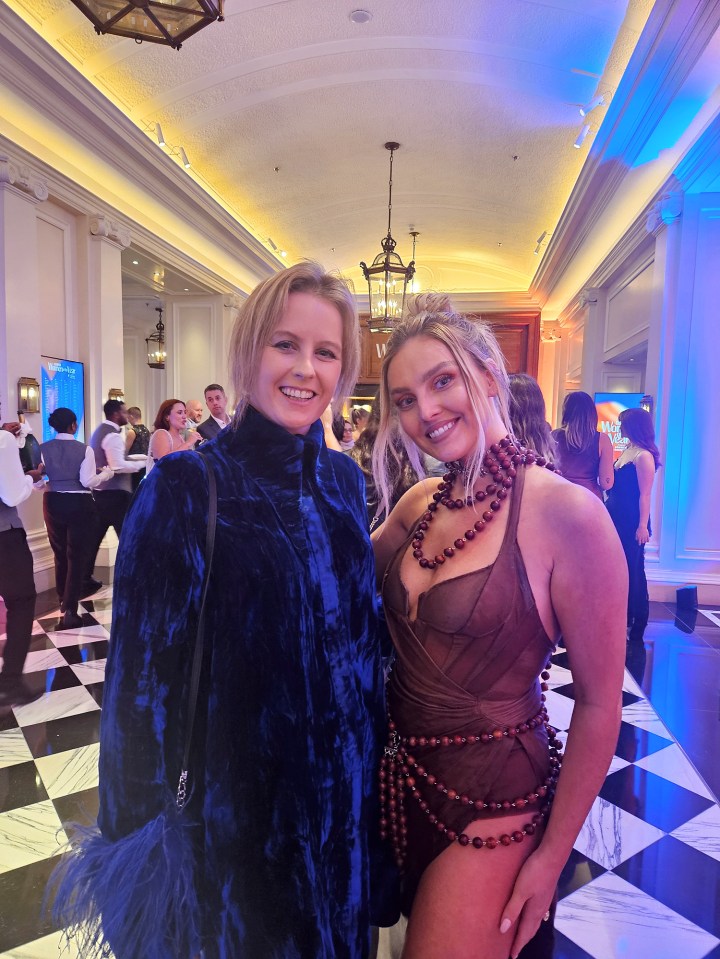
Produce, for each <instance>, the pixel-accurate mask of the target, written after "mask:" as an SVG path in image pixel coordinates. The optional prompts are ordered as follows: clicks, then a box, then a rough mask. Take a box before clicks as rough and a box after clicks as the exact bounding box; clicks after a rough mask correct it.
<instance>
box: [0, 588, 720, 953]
mask: <svg viewBox="0 0 720 959" xmlns="http://www.w3.org/2000/svg"><path fill="white" fill-rule="evenodd" d="M82 605H83V609H84V614H83V626H82V628H78V629H77V630H76V631H67V632H54V626H55V624H56V623H57V621H58V618H59V614H58V612H57V610H55V609H52V608H50V609H48V612H47V614H45V615H43V614H40V615H39V616H38V619H37V621H36V623H35V626H34V630H33V633H34V635H33V642H32V647H31V652H30V654H29V656H28V660H27V664H26V677H25V679H26V681H27V682H28V684H29V685H31V686H35V687H37V688H41V689H43V690H44V695H43V696H42V698H41V699H39V700H37V701H36V702H34V703H31V704H29V705H27V706H22V707H16V708H13V709H5V710H4V711H3V712H2V714H0V959H50V957H52V959H55V957H58V956H60V954H61V949H62V943H61V935H60V932H59V931H58V930H55V929H53V927H52V925H51V923H50V921H49V919H48V918H47V917H46V916H43V915H42V910H41V903H42V899H43V893H44V888H45V883H46V881H47V878H48V875H49V874H50V872H51V871H52V869H53V866H54V865H55V863H56V861H57V858H56V857H57V854H58V851H59V848H60V846H61V844H62V843H63V842H64V841H65V838H66V837H65V833H64V830H63V825H62V824H63V822H67V821H70V820H81V821H90V820H92V819H93V818H94V816H95V814H96V812H97V758H98V738H99V725H100V710H101V707H102V691H103V675H104V667H105V661H106V657H107V650H108V639H109V630H110V622H111V617H112V589H111V587H106V588H105V589H103V590H102V592H100V593H99V594H97V595H96V596H95V597H93V599H92V600H88V601H85V602H84V603H83V604H82ZM40 608H42V607H40ZM46 608H47V606H46ZM1 628H2V627H1V626H0V629H1ZM718 688H720V611H715V610H702V611H699V612H698V613H697V614H686V616H685V617H680V618H678V617H677V616H676V615H675V613H674V609H673V608H671V607H665V606H660V605H659V604H653V617H652V621H651V623H650V625H649V627H648V631H647V633H646V637H645V644H644V646H643V647H641V648H639V649H638V648H633V649H629V651H628V671H627V672H626V675H625V684H624V692H623V724H622V728H621V731H620V737H619V741H618V746H617V750H616V754H615V757H614V759H613V762H612V766H611V768H610V771H609V773H608V776H607V779H606V781H605V784H604V786H603V789H602V792H601V794H600V796H599V798H598V799H597V801H596V802H595V804H594V806H593V809H592V812H591V814H590V816H589V817H588V819H587V822H586V823H585V826H584V827H583V830H582V832H581V834H580V836H579V837H578V841H577V843H576V846H575V850H574V852H573V854H572V857H571V859H570V861H569V862H568V865H567V867H566V869H565V871H564V873H563V876H562V880H561V884H560V901H559V904H558V910H557V918H556V935H557V947H556V953H555V955H556V959H624V957H628V959H630V957H632V959H703V957H704V959H720V807H719V806H718V802H717V799H716V797H715V795H714V794H713V790H714V791H715V792H716V793H717V792H718V791H720V782H719V780H720V764H718V762H717V758H718V756H720V732H719V731H718V726H719V723H718V712H717V708H718V707H717V694H718ZM573 705H574V700H573V684H572V674H571V672H570V671H569V669H568V662H567V657H566V655H565V653H564V652H562V651H558V653H557V654H556V655H555V657H554V661H553V669H552V671H551V680H550V690H549V692H548V709H549V712H550V718H551V721H552V723H553V724H554V725H555V726H557V727H558V728H559V729H560V730H566V729H567V727H568V726H569V723H570V718H571V716H572V711H573ZM561 735H562V734H561ZM676 737H679V741H678V738H676ZM688 755H690V756H691V757H692V759H693V762H691V761H690V759H689V758H688ZM383 951H384V952H385V953H386V954H387V955H389V952H388V951H387V950H386V949H384V950H383ZM381 955H382V952H381ZM62 956H63V957H64V959H75V953H74V951H73V949H72V945H70V946H69V947H66V948H65V951H64V952H62ZM148 959H152V957H148ZM438 959H446V957H438Z"/></svg>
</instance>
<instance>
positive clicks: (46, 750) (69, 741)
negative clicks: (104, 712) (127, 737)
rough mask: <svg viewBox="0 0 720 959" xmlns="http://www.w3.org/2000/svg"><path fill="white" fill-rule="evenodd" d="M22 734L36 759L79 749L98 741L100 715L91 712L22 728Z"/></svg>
mask: <svg viewBox="0 0 720 959" xmlns="http://www.w3.org/2000/svg"><path fill="white" fill-rule="evenodd" d="M23 734H24V736H25V739H26V741H27V744H28V746H29V747H30V752H31V753H32V755H33V757H35V758H36V759H37V758H38V757H39V756H51V755H54V754H55V753H64V752H67V750H69V749H79V748H80V747H81V746H89V745H90V744H91V743H97V742H99V741H100V713H99V712H98V711H97V710H93V711H92V712H89V713H80V714H79V715H77V716H64V717H63V718H62V719H53V720H51V721H50V722H46V723H36V724H35V725H33V726H25V727H23Z"/></svg>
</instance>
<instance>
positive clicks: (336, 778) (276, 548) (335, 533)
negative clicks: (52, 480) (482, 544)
mask: <svg viewBox="0 0 720 959" xmlns="http://www.w3.org/2000/svg"><path fill="white" fill-rule="evenodd" d="M202 455H203V456H205V457H207V459H208V460H210V461H211V463H212V466H213V469H214V471H215V474H216V477H217V486H218V522H217V534H216V542H215V556H214V560H213V566H212V575H211V579H210V585H209V594H208V607H207V626H206V636H207V641H206V642H207V644H208V645H209V646H210V649H209V655H208V656H207V660H206V668H205V672H204V677H203V682H202V685H201V694H200V700H199V719H198V721H197V726H198V729H197V732H198V735H197V737H196V748H195V750H194V756H193V759H192V761H191V764H190V770H191V779H192V783H193V793H192V798H191V802H190V803H189V806H188V809H187V810H186V811H188V812H190V814H191V816H192V817H193V818H194V819H196V820H197V821H198V823H199V827H198V829H197V830H196V839H195V841H196V843H197V845H198V846H199V847H200V855H199V856H198V857H197V858H198V866H197V869H198V870H199V875H198V889H199V894H200V898H201V902H200V913H201V915H200V920H201V924H202V931H203V939H204V946H205V955H206V956H207V959H260V957H262V959H296V957H297V959H299V957H303V959H360V957H363V956H365V955H366V954H367V948H368V945H367V939H368V925H369V915H368V910H369V856H370V854H369V850H368V843H369V842H370V843H372V835H373V834H374V831H375V829H376V825H375V814H376V810H375V799H374V792H375V783H376V770H377V756H378V750H379V748H380V743H381V741H382V738H383V734H382V726H383V724H384V706H383V692H382V676H381V666H380V653H379V648H378V644H377V640H376V633H375V630H376V622H375V605H374V597H375V587H374V573H373V562H372V554H371V549H370V544H369V539H368V534H367V531H366V518H365V497H364V483H363V480H362V476H361V473H360V471H359V470H358V468H357V467H356V466H355V464H354V463H353V462H352V460H351V459H350V457H348V456H346V455H344V454H340V453H335V452H331V451H328V450H327V448H326V447H325V444H324V440H323V435H322V429H321V426H320V423H316V424H314V426H313V427H312V428H311V429H310V431H309V433H308V434H307V436H305V437H299V436H294V435H291V434H290V433H288V432H287V431H286V430H284V429H282V428H281V427H279V426H277V425H276V424H274V423H271V422H269V421H267V420H266V419H264V417H262V416H261V415H260V414H259V413H257V412H256V411H255V410H253V409H250V410H248V413H247V415H246V418H245V419H244V421H243V423H242V424H241V426H240V428H239V429H238V430H237V431H233V430H232V429H226V430H223V431H222V433H220V435H219V436H218V437H217V438H216V439H214V440H212V441H211V442H210V443H207V444H205V446H203V454H202ZM207 502H208V487H207V479H206V475H205V466H204V463H203V462H202V460H201V456H200V455H198V453H196V452H192V453H177V454H171V455H168V456H166V457H164V458H163V459H162V461H161V462H160V463H159V464H158V465H157V466H156V468H155V469H154V470H153V471H152V473H151V474H150V476H149V477H148V478H147V479H146V480H144V481H143V483H142V484H141V486H140V489H139V491H138V494H137V496H136V498H135V500H134V502H133V505H132V507H131V509H130V512H129V514H128V516H127V519H126V521H125V524H124V527H123V532H122V539H121V543H120V550H119V555H118V561H117V566H116V574H115V588H114V611H113V625H112V637H111V646H110V655H109V659H108V665H107V673H106V680H105V693H104V705H103V721H102V730H101V746H100V816H99V824H100V828H101V831H102V833H103V836H104V837H105V839H108V840H111V841H114V840H117V839H119V838H121V837H123V836H126V835H128V834H129V833H131V832H132V831H134V830H137V829H138V828H140V827H141V826H142V825H143V823H144V822H146V821H148V820H150V819H152V817H154V816H156V815H157V814H158V812H159V811H160V809H161V808H162V806H163V804H164V803H165V802H166V801H167V796H168V789H169V788H174V786H175V784H176V782H177V776H178V769H179V765H180V754H181V751H182V738H183V737H182V729H183V721H184V709H183V706H184V703H185V700H186V697H187V679H188V674H189V670H190V656H191V654H192V648H193V645H194V638H195V628H196V624H197V612H198V607H199V599H200V587H201V579H202V573H203V565H204V563H203V553H204V544H205V530H206V521H207Z"/></svg>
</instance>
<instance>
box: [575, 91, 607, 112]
mask: <svg viewBox="0 0 720 959" xmlns="http://www.w3.org/2000/svg"><path fill="white" fill-rule="evenodd" d="M604 103H605V96H604V94H602V93H600V94H598V96H596V97H593V98H592V100H590V102H589V103H586V104H585V106H584V107H580V116H581V117H586V116H587V115H588V113H592V111H593V110H594V109H595V108H596V107H601V106H603V104H604Z"/></svg>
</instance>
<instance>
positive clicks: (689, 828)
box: [670, 806, 720, 862]
mask: <svg viewBox="0 0 720 959" xmlns="http://www.w3.org/2000/svg"><path fill="white" fill-rule="evenodd" d="M670 835H671V836H674V837H675V838H676V839H680V840H682V842H684V843H687V844H688V846H692V847H693V849H699V850H700V852H704V853H705V854H706V855H707V856H712V858H713V859H717V861H718V862H720V808H719V807H718V806H711V807H710V808H709V809H706V810H705V812H701V813H700V815H699V816H696V817H695V818H694V819H691V820H690V822H686V823H684V824H683V825H682V826H679V827H678V828H677V829H676V830H675V831H674V832H672V833H671V834H670Z"/></svg>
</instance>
